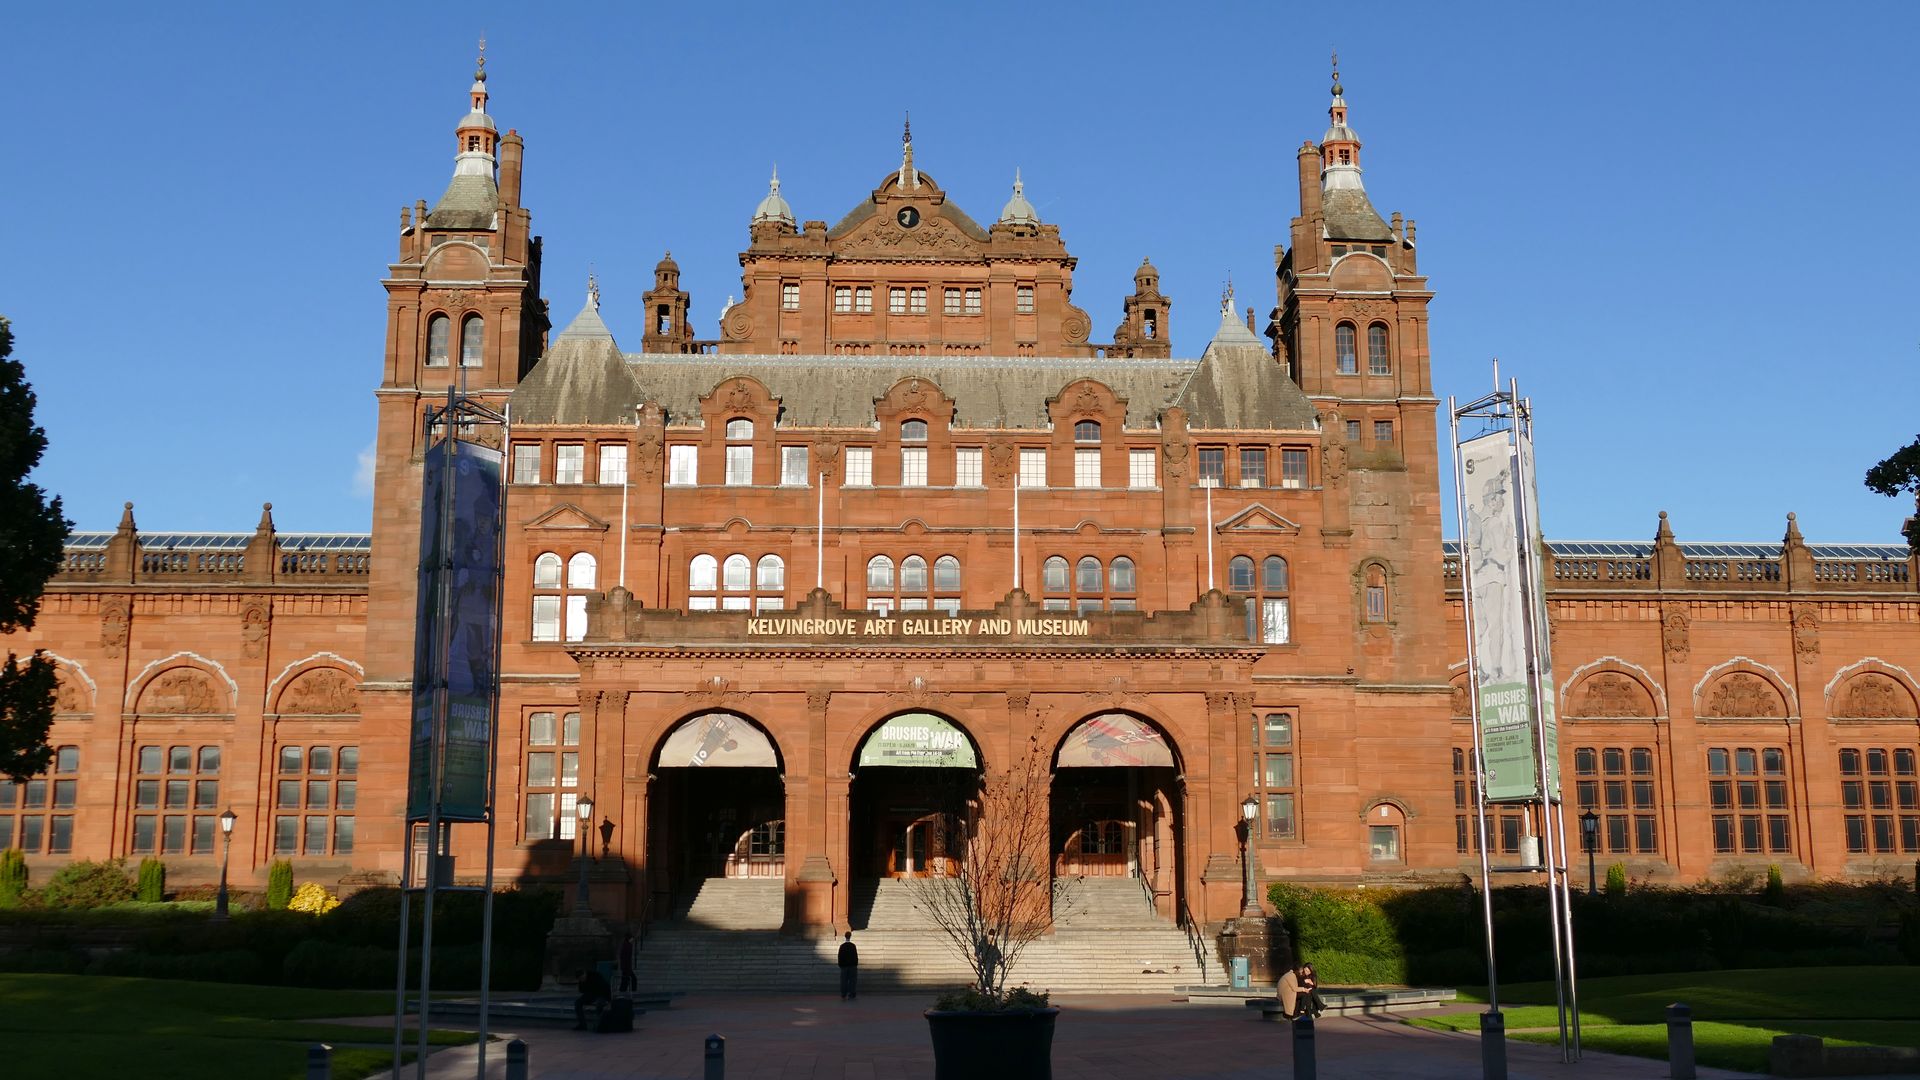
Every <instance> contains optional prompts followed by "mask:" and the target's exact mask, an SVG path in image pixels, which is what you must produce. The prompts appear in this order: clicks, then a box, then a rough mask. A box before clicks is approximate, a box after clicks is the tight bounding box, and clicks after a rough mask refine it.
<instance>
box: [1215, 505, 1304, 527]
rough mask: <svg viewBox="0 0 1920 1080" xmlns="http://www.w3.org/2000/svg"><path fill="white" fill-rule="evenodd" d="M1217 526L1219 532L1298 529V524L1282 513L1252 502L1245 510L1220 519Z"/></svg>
mask: <svg viewBox="0 0 1920 1080" xmlns="http://www.w3.org/2000/svg"><path fill="white" fill-rule="evenodd" d="M1217 528H1218V530H1219V531H1220V532H1289V533H1297V532H1299V531H1300V526H1299V525H1297V524H1295V523H1294V522H1292V521H1289V520H1288V519H1287V518H1286V517H1284V516H1283V515H1280V514H1276V513H1274V512H1273V511H1272V510H1269V509H1267V508H1266V507H1264V506H1262V505H1260V504H1259V503H1254V504H1253V505H1252V506H1249V507H1247V508H1246V509H1245V510H1242V511H1240V512H1239V513H1237V514H1235V515H1233V516H1232V517H1230V518H1228V519H1226V520H1225V521H1222V522H1221V523H1220V524H1219V525H1218V526H1217Z"/></svg>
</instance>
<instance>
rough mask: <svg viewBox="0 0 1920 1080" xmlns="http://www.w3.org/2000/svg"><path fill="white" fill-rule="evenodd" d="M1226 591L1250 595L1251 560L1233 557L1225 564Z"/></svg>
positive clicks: (1251, 585) (1243, 557)
mask: <svg viewBox="0 0 1920 1080" xmlns="http://www.w3.org/2000/svg"><path fill="white" fill-rule="evenodd" d="M1227 591H1228V592H1238V593H1250V592H1252V591H1253V560H1252V559H1250V558H1248V557H1246V556H1245V555H1235V556H1234V557H1233V560H1232V561H1231V562H1229V563H1227Z"/></svg>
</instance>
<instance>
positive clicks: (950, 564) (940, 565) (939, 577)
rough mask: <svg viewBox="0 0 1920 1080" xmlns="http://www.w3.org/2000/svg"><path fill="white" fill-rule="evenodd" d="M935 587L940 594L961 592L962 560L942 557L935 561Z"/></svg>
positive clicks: (947, 556) (949, 556) (946, 556)
mask: <svg viewBox="0 0 1920 1080" xmlns="http://www.w3.org/2000/svg"><path fill="white" fill-rule="evenodd" d="M933 587H934V589H936V590H937V591H940V592H958V591H960V560H959V559H956V558H954V557H953V556H951V555H942V556H940V557H939V558H938V559H935V560H934V561H933Z"/></svg>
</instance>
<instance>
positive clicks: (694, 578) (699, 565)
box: [687, 555, 720, 593]
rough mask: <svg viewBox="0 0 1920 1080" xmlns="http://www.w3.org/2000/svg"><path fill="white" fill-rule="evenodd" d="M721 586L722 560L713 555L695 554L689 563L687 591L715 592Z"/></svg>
mask: <svg viewBox="0 0 1920 1080" xmlns="http://www.w3.org/2000/svg"><path fill="white" fill-rule="evenodd" d="M719 587H720V560H719V559H716V558H714V557H713V556H711V555H695V556H694V557H693V561H692V562H691V563H688V564H687V591H688V592H697V593H698V592H713V591H714V590H716V589H718V588H719Z"/></svg>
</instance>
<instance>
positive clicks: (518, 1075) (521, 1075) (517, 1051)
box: [507, 1039, 528, 1080]
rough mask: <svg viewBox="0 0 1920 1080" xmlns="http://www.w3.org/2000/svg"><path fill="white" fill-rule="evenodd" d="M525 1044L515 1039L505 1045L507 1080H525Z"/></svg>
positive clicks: (526, 1073) (526, 1063)
mask: <svg viewBox="0 0 1920 1080" xmlns="http://www.w3.org/2000/svg"><path fill="white" fill-rule="evenodd" d="M527 1065H528V1062H527V1044H526V1043H524V1042H521V1041H520V1040H519V1039H515V1040H513V1041H512V1042H510V1043H508V1044H507V1080H527V1075H528V1072H527Z"/></svg>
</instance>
